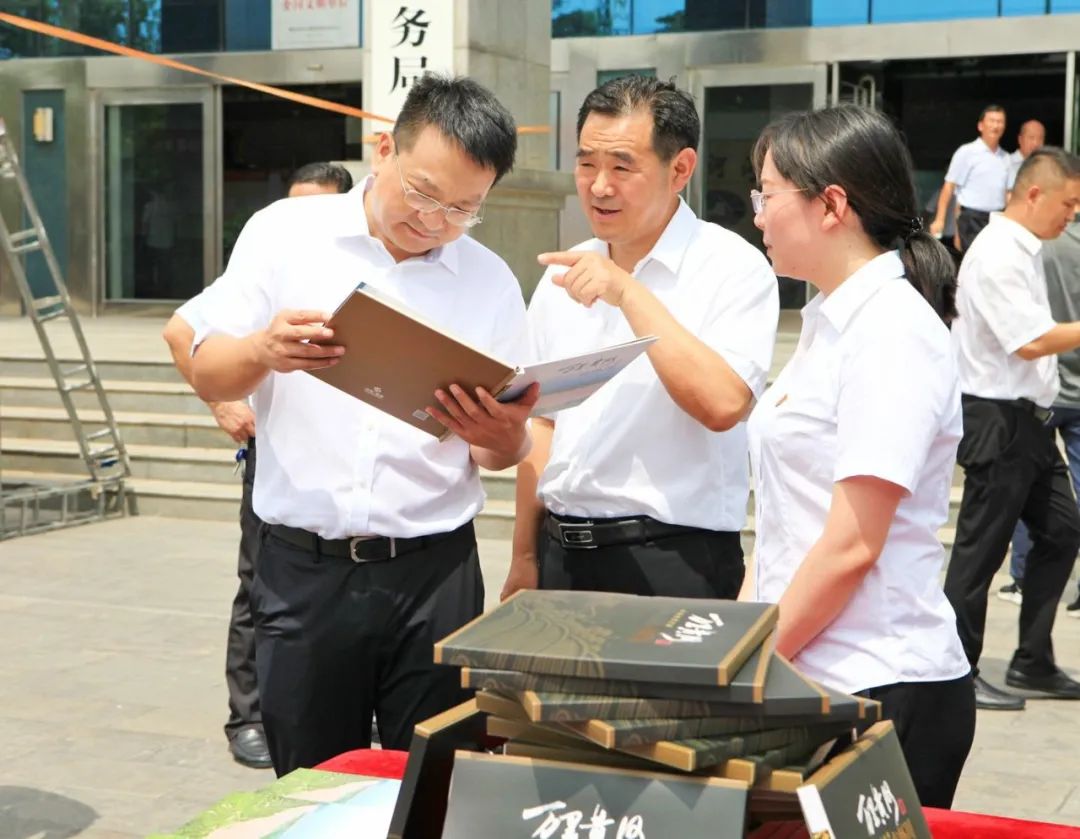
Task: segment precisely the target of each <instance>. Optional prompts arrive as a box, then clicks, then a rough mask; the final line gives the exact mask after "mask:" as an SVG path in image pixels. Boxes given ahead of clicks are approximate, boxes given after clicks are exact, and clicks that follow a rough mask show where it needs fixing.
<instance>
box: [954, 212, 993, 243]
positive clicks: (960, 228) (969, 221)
mask: <svg viewBox="0 0 1080 839" xmlns="http://www.w3.org/2000/svg"><path fill="white" fill-rule="evenodd" d="M989 223H990V213H987V212H984V211H982V210H972V209H970V208H968V207H961V208H960V215H958V216H957V217H956V233H957V235H958V236H959V237H960V252H961V253H963V252H964V251H966V250H967V249H968V248H970V247H971V243H972V242H974V241H975V237H976V236H978V235H979V233H980V232H981V231H982V229H983V228H984V227H986V225H988V224H989Z"/></svg>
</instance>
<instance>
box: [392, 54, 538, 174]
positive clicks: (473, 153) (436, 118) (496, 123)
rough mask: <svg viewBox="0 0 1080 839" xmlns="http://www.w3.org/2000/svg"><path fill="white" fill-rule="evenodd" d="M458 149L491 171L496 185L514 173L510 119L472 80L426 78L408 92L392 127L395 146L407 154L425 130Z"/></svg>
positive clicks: (514, 140) (514, 132) (514, 131)
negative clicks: (436, 132)
mask: <svg viewBox="0 0 1080 839" xmlns="http://www.w3.org/2000/svg"><path fill="white" fill-rule="evenodd" d="M429 125H433V126H435V127H436V128H437V129H439V132H440V133H441V134H442V135H443V136H445V137H447V138H449V139H450V140H452V141H454V142H455V143H457V145H458V146H459V147H460V148H461V150H462V151H464V152H465V154H467V155H468V156H469V157H470V158H471V159H472V160H474V161H475V162H476V163H478V164H479V165H480V166H483V167H485V168H487V169H494V170H495V182H496V183H498V181H499V179H500V178H501V177H502V176H503V175H505V174H506V173H507V172H509V171H510V170H511V169H513V168H514V155H515V154H516V152H517V127H516V126H515V125H514V118H513V117H512V116H510V112H509V111H508V110H506V108H504V107H503V106H502V104H501V103H500V102H499V100H498V99H496V98H495V95H494V94H493V93H492V92H491V91H490V90H488V89H487V88H486V87H483V86H482V85H479V84H477V83H476V82H474V81H473V80H472V79H467V78H464V77H463V76H457V77H453V78H451V77H450V76H443V75H439V74H437V73H425V74H424V75H423V76H421V77H420V78H419V79H417V80H416V82H415V83H414V84H413V86H412V87H411V88H410V89H409V93H408V95H407V96H406V97H405V104H404V105H402V106H401V112H400V113H399V114H398V118H397V122H395V123H394V142H395V143H396V144H397V147H398V148H400V149H404V150H405V151H408V150H409V149H410V148H412V145H413V143H414V142H416V138H417V137H418V136H419V135H420V132H421V131H423V130H424V129H425V128H426V127H427V126H429Z"/></svg>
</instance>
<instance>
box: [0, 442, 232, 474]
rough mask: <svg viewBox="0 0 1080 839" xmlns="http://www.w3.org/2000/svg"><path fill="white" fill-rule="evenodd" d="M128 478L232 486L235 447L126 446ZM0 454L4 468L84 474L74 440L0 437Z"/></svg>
mask: <svg viewBox="0 0 1080 839" xmlns="http://www.w3.org/2000/svg"><path fill="white" fill-rule="evenodd" d="M127 450H128V456H129V457H130V459H131V475H132V477H134V478H149V479H151V480H163V481H194V482H197V483H218V484H229V483H235V484H237V485H238V486H239V484H240V478H239V476H237V475H236V459H235V454H236V449H235V448H224V447H217V448H201V447H196V446H155V445H147V444H137V443H136V444H128V445H127ZM0 452H2V453H3V465H4V468H5V470H6V469H16V470H24V471H29V472H34V471H36V472H56V473H64V474H79V473H82V472H83V471H84V466H83V462H82V459H81V458H80V457H79V448H78V444H76V442H75V441H74V440H42V439H35V438H29V439H28V438H22V437H7V436H4V437H0Z"/></svg>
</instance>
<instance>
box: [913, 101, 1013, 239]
mask: <svg viewBox="0 0 1080 839" xmlns="http://www.w3.org/2000/svg"><path fill="white" fill-rule="evenodd" d="M977 128H978V131H979V136H978V137H977V138H976V139H974V140H972V141H971V142H970V143H964V145H962V146H960V148H958V149H957V150H956V151H955V152H954V153H953V156H952V160H950V161H949V170H948V171H947V172H946V173H945V183H944V184H942V187H941V194H940V195H939V196H938V204H937V211H936V212H935V213H934V220H933V221H932V222H931V223H930V233H931V235H933V236H937V237H940V236H941V234H942V232H943V231H944V229H945V214H946V212H947V209H948V206H949V202H950V201H951V200H952V197H953V193H955V194H956V201H957V207H958V208H959V209H958V212H957V216H956V236H957V240H958V241H957V242H956V249H957V250H958V251H960V252H961V253H963V252H964V251H966V250H967V249H968V248H969V247H970V246H971V243H972V241H974V239H975V237H976V236H977V235H978V233H979V231H980V230H982V229H983V228H984V227H986V225H987V223H988V222H989V221H990V213H992V212H995V211H997V210H1000V209H1001V208H1002V207H1004V206H1005V192H1006V190H1007V184H1008V179H1009V155H1008V152H1006V151H1005V149H1003V148H1002V147H1001V136H1002V135H1003V134H1004V133H1005V109H1004V108H1002V107H1001V106H1000V105H987V106H986V107H985V108H983V111H982V114H981V115H980V116H979V122H978V125H977Z"/></svg>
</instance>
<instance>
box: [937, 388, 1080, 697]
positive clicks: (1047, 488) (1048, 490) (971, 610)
mask: <svg viewBox="0 0 1080 839" xmlns="http://www.w3.org/2000/svg"><path fill="white" fill-rule="evenodd" d="M963 405H964V436H963V439H962V440H961V441H960V448H959V450H958V452H957V461H958V462H959V464H960V465H961V466H962V467H963V468H964V497H963V500H962V501H961V502H960V515H959V520H958V521H957V525H956V543H955V544H954V546H953V550H952V557H951V558H950V560H949V568H948V571H947V573H946V575H945V595H946V596H947V597H948V598H949V602H950V603H952V607H953V609H954V610H955V611H956V626H957V630H958V631H959V633H960V640H961V641H962V642H963V644H964V651H965V652H966V653H967V657H968V661H970V662H971V666H972V668H973V669H974V668H975V667H976V665H977V664H978V661H979V656H980V655H981V654H982V648H983V634H984V631H985V628H986V605H987V597H988V595H989V592H990V584H991V580H992V578H993V576H994V574H995V572H997V570H998V569H999V568H1000V567H1001V564H1002V562H1003V561H1004V559H1005V553H1006V551H1007V550H1008V547H1009V541H1010V540H1011V539H1012V533H1013V530H1014V529H1015V527H1016V522H1017V521H1023V522H1024V524H1025V525H1026V526H1027V528H1028V531H1029V532H1030V534H1031V537H1032V548H1031V552H1030V553H1029V554H1028V559H1027V569H1026V570H1025V572H1024V600H1023V604H1022V605H1021V606H1020V643H1019V646H1018V647H1017V649H1016V652H1015V653H1013V657H1012V663H1011V665H1010V666H1012V667H1015V668H1017V669H1019V670H1021V671H1023V672H1024V673H1026V674H1028V675H1033V676H1043V675H1048V674H1050V673H1053V672H1054V670H1055V667H1056V665H1055V663H1054V648H1053V643H1052V641H1051V638H1050V635H1051V632H1052V630H1053V628H1054V617H1055V615H1056V614H1057V605H1058V601H1059V600H1060V599H1061V594H1062V592H1063V591H1064V589H1065V585H1066V584H1067V582H1068V579H1069V572H1070V571H1071V570H1072V566H1073V560H1075V559H1076V552H1077V548H1078V547H1080V514H1078V513H1077V509H1076V501H1075V500H1074V499H1073V494H1072V487H1071V486H1070V483H1069V472H1068V469H1066V467H1065V462H1064V461H1063V460H1062V457H1061V453H1060V452H1059V451H1058V448H1057V445H1056V444H1055V443H1054V432H1053V429H1051V428H1048V427H1047V426H1046V425H1045V424H1043V423H1042V422H1040V421H1039V420H1038V419H1036V418H1035V416H1034V415H1033V414H1032V413H1031V412H1030V411H1026V410H1024V409H1022V408H1019V407H1016V406H1013V405H1008V404H1004V403H1001V402H995V401H991V400H987V399H979V398H976V397H971V396H967V395H965V396H964V397H963ZM976 672H977V670H976Z"/></svg>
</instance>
